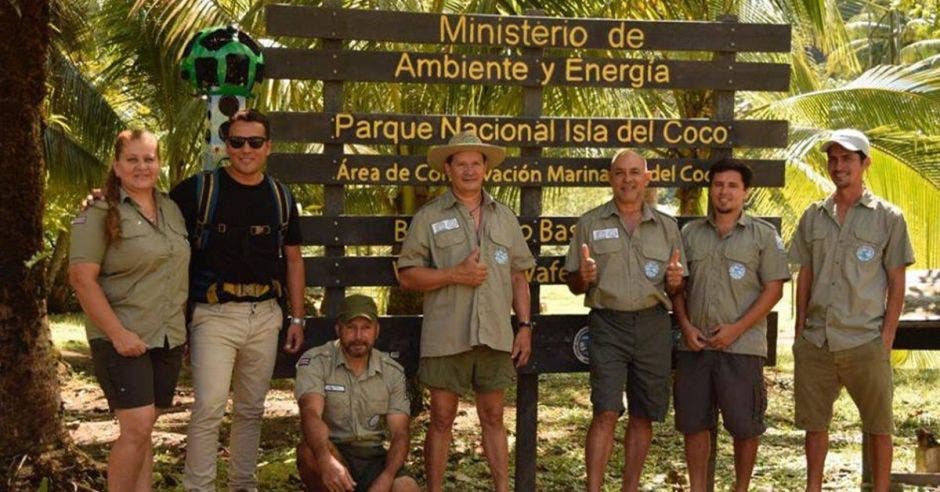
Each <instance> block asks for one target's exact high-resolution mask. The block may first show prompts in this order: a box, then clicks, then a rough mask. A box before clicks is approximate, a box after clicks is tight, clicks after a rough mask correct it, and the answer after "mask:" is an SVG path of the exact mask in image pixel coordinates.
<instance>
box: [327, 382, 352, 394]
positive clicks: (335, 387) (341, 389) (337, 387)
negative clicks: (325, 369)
mask: <svg viewBox="0 0 940 492" xmlns="http://www.w3.org/2000/svg"><path fill="white" fill-rule="evenodd" d="M323 390H324V391H329V392H330V393H345V392H346V387H345V386H343V385H341V384H328V385H326V386H324V387H323Z"/></svg>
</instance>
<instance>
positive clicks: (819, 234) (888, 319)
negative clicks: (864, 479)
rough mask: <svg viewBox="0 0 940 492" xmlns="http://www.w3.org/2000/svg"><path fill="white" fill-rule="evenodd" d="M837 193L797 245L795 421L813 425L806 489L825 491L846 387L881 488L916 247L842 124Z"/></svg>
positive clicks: (831, 149)
mask: <svg viewBox="0 0 940 492" xmlns="http://www.w3.org/2000/svg"><path fill="white" fill-rule="evenodd" d="M821 150H822V151H823V152H825V153H826V156H827V157H828V170H829V177H830V178H831V179H832V182H833V184H834V185H835V191H834V192H833V194H832V195H830V196H829V197H828V198H826V199H825V200H822V201H820V202H817V203H814V204H813V205H810V206H809V208H808V209H807V210H806V212H804V213H803V217H802V218H800V222H799V225H798V227H797V231H796V234H795V235H794V236H793V241H792V243H791V245H790V261H791V262H792V263H795V264H798V265H799V266H800V270H799V278H798V281H797V292H796V322H795V340H794V343H793V361H794V368H795V374H794V386H795V388H794V398H795V400H796V425H797V427H799V428H801V429H803V430H805V431H806V438H805V450H806V471H807V477H806V489H807V490H811V491H814V490H821V489H822V481H823V471H824V468H825V461H826V453H827V451H828V447H829V433H828V429H829V423H830V421H831V420H832V406H833V403H834V402H835V400H836V398H837V397H838V396H839V392H840V391H841V389H842V387H843V386H844V387H845V388H846V390H848V392H849V396H851V397H852V400H853V401H854V402H855V405H856V407H858V410H859V414H860V416H861V419H862V431H863V432H865V433H867V434H869V436H870V441H871V459H872V470H873V479H874V490H876V491H886V490H888V486H889V484H890V475H891V459H892V452H893V450H892V443H891V434H892V432H893V430H894V423H893V415H892V408H891V406H892V397H893V393H894V388H893V382H892V374H891V362H890V353H891V346H892V344H893V343H894V335H895V331H896V330H897V327H898V318H899V317H900V314H901V308H902V307H903V305H904V288H905V282H904V274H905V270H906V268H907V266H908V265H910V264H912V263H913V262H914V252H913V250H912V248H911V242H910V239H909V237H908V233H907V224H906V222H905V221H904V216H903V215H902V214H901V211H900V210H898V209H897V207H895V206H894V205H892V204H890V203H888V202H886V201H884V200H882V199H881V198H879V197H877V196H875V195H874V194H872V192H871V191H869V190H867V189H865V187H864V184H863V182H862V178H863V176H864V174H865V171H866V170H867V169H868V167H869V166H870V165H871V146H870V145H869V143H868V138H867V137H866V136H865V134H863V133H862V132H860V131H858V130H853V129H842V130H836V131H835V132H833V133H832V134H831V135H830V137H829V138H828V139H827V140H826V141H825V142H824V143H823V144H822V147H821Z"/></svg>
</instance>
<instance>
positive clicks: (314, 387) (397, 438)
mask: <svg viewBox="0 0 940 492" xmlns="http://www.w3.org/2000/svg"><path fill="white" fill-rule="evenodd" d="M336 336H337V337H338V339H337V340H333V341H331V342H327V343H325V344H323V345H321V346H319V347H314V348H312V349H310V350H308V351H307V352H305V353H304V354H303V355H302V356H301V357H300V359H299V360H298V361H297V379H296V382H295V389H294V392H295V393H296V395H297V401H298V404H299V406H300V425H301V430H302V431H303V439H301V441H300V445H299V446H298V447H297V469H298V470H299V471H300V478H301V479H302V480H303V482H304V485H305V486H306V487H307V489H308V490H336V491H340V490H341V491H354V490H355V491H366V490H371V491H379V490H381V491H394V492H410V491H417V490H419V489H418V484H417V483H415V481H414V479H412V478H411V477H408V476H405V475H404V470H403V468H402V465H404V463H405V458H407V456H408V448H409V434H408V417H409V411H410V405H409V403H408V396H407V394H406V393H405V373H404V370H403V369H402V367H401V366H400V365H399V364H398V363H397V362H395V361H394V360H393V359H392V358H391V357H389V355H388V354H386V353H384V352H380V351H378V350H376V349H374V348H373V345H374V344H375V340H376V339H377V338H378V336H379V323H378V311H377V309H376V306H375V301H373V300H372V298H371V297H368V296H364V295H361V294H354V295H351V296H348V297H346V299H344V300H343V304H342V306H341V307H340V312H339V317H338V319H337V320H336ZM383 421H384V423H383ZM386 430H387V435H386ZM386 437H388V439H389V446H388V449H386V448H385V447H384V445H383V442H384V441H385V439H386Z"/></svg>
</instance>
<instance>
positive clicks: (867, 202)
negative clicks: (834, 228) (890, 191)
mask: <svg viewBox="0 0 940 492" xmlns="http://www.w3.org/2000/svg"><path fill="white" fill-rule="evenodd" d="M876 200H877V198H875V195H873V194H872V192H871V191H869V190H868V188H864V189H862V196H860V197H859V198H858V201H857V202H855V205H853V207H856V206H858V205H862V206H865V207H867V208H870V209H874V208H875V201H876ZM819 208H822V209H824V210H825V211H826V212H829V215H832V216H835V214H836V195H835V193H833V194H831V195H829V197H827V198H826V199H825V200H823V201H822V202H820V203H819Z"/></svg>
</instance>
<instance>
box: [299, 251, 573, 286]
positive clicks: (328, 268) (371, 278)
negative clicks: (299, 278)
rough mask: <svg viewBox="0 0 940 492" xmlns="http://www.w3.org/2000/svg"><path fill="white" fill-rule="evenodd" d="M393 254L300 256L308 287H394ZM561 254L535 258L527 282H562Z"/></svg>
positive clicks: (394, 258)
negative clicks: (534, 263) (534, 264)
mask: <svg viewBox="0 0 940 492" xmlns="http://www.w3.org/2000/svg"><path fill="white" fill-rule="evenodd" d="M397 259H398V258H397V257H395V256H343V257H338V258H327V257H322V256H314V257H306V258H304V268H305V272H306V276H307V285H308V286H323V287H354V286H395V285H398V280H397V279H396V277H395V269H394V266H393V265H394V263H395V261H396V260H397ZM564 260H565V259H564V257H562V256H542V257H540V258H537V259H536V263H537V265H536V267H535V268H534V269H532V270H530V271H529V272H528V273H527V275H528V276H529V281H530V282H531V283H539V284H562V283H564V275H563V274H562V271H561V268H562V266H564V263H565V261H564Z"/></svg>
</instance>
